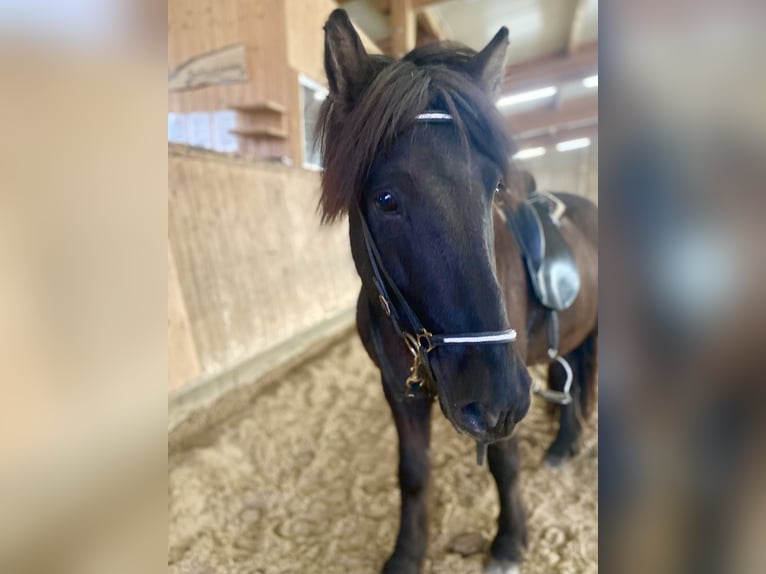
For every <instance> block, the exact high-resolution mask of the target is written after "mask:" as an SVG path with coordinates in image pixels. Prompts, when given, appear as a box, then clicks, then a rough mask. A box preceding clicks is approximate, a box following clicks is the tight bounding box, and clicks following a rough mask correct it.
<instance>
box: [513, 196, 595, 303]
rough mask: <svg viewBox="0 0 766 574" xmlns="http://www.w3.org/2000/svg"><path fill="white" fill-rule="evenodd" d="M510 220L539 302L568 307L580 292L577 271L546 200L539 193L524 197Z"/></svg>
mask: <svg viewBox="0 0 766 574" xmlns="http://www.w3.org/2000/svg"><path fill="white" fill-rule="evenodd" d="M535 195H541V194H539V193H538V194H535ZM513 220H514V221H513V223H514V224H515V227H516V232H517V235H518V238H517V239H518V241H519V242H520V243H521V244H522V250H523V252H524V260H525V263H526V265H527V269H528V271H529V276H530V280H531V282H532V287H533V289H534V291H535V294H536V295H537V297H538V299H539V300H540V303H541V304H542V305H543V306H545V307H548V308H549V309H555V310H557V311H563V310H564V309H567V308H568V307H570V306H571V305H572V303H574V301H575V299H576V298H577V294H578V293H579V292H580V274H579V272H578V270H577V265H576V263H575V260H574V256H573V255H572V250H571V249H570V248H569V245H567V243H566V241H565V240H564V236H563V235H562V234H561V230H560V229H559V226H558V223H557V222H556V221H554V219H553V218H552V217H551V213H550V208H549V205H548V202H547V201H545V199H544V198H538V197H533V198H531V199H529V200H527V201H525V202H524V203H522V204H521V205H520V206H519V208H518V210H517V211H516V213H515V214H514V215H513Z"/></svg>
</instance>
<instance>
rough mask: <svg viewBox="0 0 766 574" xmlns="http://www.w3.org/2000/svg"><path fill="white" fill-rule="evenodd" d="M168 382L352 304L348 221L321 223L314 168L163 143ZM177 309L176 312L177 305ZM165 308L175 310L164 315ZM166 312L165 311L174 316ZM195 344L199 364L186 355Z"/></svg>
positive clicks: (241, 355) (243, 354) (227, 361)
mask: <svg viewBox="0 0 766 574" xmlns="http://www.w3.org/2000/svg"><path fill="white" fill-rule="evenodd" d="M168 186H169V199H168V201H169V206H168V207H169V210H168V240H169V244H170V249H171V254H170V255H169V258H170V259H171V261H172V262H173V263H174V266H172V267H170V266H169V271H168V273H169V276H168V281H169V283H171V282H172V280H173V279H174V277H173V275H174V276H175V277H176V278H177V285H178V287H177V291H176V290H174V288H172V287H171V286H170V285H169V287H168V296H169V298H173V297H179V298H181V299H182V305H181V304H179V302H177V301H172V300H171V301H169V302H168V308H169V325H168V330H169V332H168V336H169V337H178V335H179V334H181V335H182V334H183V332H184V329H183V325H182V324H183V322H184V321H185V322H186V324H187V325H188V333H190V341H189V342H187V343H185V344H183V341H182V344H174V350H176V349H179V350H178V352H175V354H174V356H175V357H179V360H181V361H182V362H180V363H176V364H175V365H174V364H172V362H173V360H174V356H171V357H170V359H171V365H170V367H169V371H170V372H171V375H172V376H169V378H170V384H171V385H174V386H176V387H177V386H179V385H181V384H182V383H184V382H188V380H189V379H188V378H185V377H188V375H189V373H190V372H193V371H195V370H196V371H197V373H196V374H197V375H212V374H216V373H218V372H221V371H222V370H223V369H225V368H227V367H230V366H232V365H234V364H236V363H238V362H239V361H242V360H244V359H247V358H249V357H251V356H253V355H255V354H257V353H260V352H263V351H265V350H267V349H270V348H272V347H274V346H276V345H278V344H280V343H282V342H284V341H286V340H288V339H290V338H291V337H293V336H295V335H297V334H299V333H301V332H303V331H305V330H307V329H309V328H311V327H313V326H315V325H316V324H318V323H320V322H322V321H324V320H326V319H330V318H332V317H334V316H336V315H338V314H339V313H341V312H343V311H347V310H348V309H350V308H352V307H353V305H354V304H355V302H356V296H357V294H358V291H359V279H358V277H357V275H356V271H355V270H354V266H353V263H352V261H351V255H350V252H349V247H348V230H347V226H346V224H337V225H333V226H329V227H328V226H320V223H319V217H318V215H317V212H316V205H317V199H318V196H319V174H318V173H316V172H311V171H307V170H301V169H296V168H291V167H287V166H281V165H276V164H269V163H262V162H251V161H248V160H244V159H236V158H231V157H227V156H224V155H222V154H216V153H212V152H202V151H192V150H190V149H189V148H186V147H185V146H170V152H169V163H168ZM174 310H175V311H174ZM171 316H172V317H171ZM171 318H172V320H171ZM189 348H191V349H193V352H194V354H195V355H196V361H197V362H198V367H197V368H196V369H195V366H194V360H190V359H189V358H188V353H187V354H185V353H186V352H187V351H188V349H189Z"/></svg>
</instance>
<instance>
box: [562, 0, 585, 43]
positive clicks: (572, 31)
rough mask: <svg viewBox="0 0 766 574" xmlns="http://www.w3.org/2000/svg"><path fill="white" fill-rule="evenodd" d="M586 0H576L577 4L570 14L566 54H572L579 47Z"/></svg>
mask: <svg viewBox="0 0 766 574" xmlns="http://www.w3.org/2000/svg"><path fill="white" fill-rule="evenodd" d="M587 4H588V3H587V0H577V4H576V6H575V9H574V13H573V14H572V23H571V25H570V26H569V36H568V38H567V45H566V48H565V49H566V55H571V54H574V53H575V52H576V51H577V49H578V48H579V47H580V39H581V37H582V27H583V22H585V10H586V8H587Z"/></svg>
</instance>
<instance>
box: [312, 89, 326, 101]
mask: <svg viewBox="0 0 766 574" xmlns="http://www.w3.org/2000/svg"><path fill="white" fill-rule="evenodd" d="M326 97H327V92H325V91H324V90H315V91H314V99H315V100H316V101H317V102H323V101H324V100H325V98H326Z"/></svg>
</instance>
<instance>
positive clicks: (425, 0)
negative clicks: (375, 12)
mask: <svg viewBox="0 0 766 574" xmlns="http://www.w3.org/2000/svg"><path fill="white" fill-rule="evenodd" d="M395 1H396V0H380V11H381V12H382V13H383V14H388V13H389V12H391V5H392V4H393V3H394V2H395ZM447 1H448V0H413V2H412V7H413V8H415V9H419V8H425V7H426V6H432V5H434V4H443V3H444V2H447ZM339 4H340V2H339Z"/></svg>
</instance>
